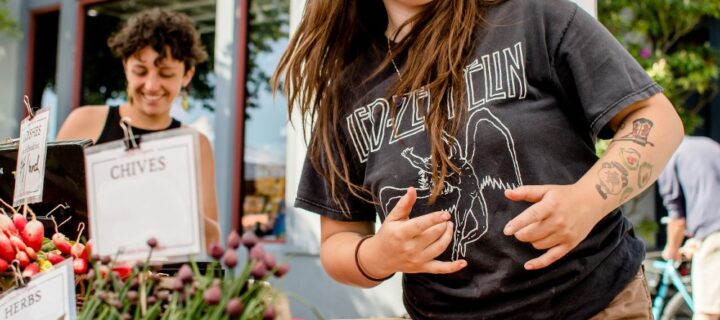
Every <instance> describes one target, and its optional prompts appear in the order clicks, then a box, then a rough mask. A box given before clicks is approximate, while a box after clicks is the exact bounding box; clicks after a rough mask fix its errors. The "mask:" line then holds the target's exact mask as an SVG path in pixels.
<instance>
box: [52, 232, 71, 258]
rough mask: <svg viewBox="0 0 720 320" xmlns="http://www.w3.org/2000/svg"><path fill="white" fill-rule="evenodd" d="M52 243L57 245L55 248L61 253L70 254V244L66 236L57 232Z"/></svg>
mask: <svg viewBox="0 0 720 320" xmlns="http://www.w3.org/2000/svg"><path fill="white" fill-rule="evenodd" d="M52 243H53V244H54V245H55V248H57V249H58V250H60V252H62V253H64V254H68V255H69V254H70V243H68V241H67V238H66V237H65V235H64V234H62V233H60V232H56V233H55V234H54V235H53V236H52Z"/></svg>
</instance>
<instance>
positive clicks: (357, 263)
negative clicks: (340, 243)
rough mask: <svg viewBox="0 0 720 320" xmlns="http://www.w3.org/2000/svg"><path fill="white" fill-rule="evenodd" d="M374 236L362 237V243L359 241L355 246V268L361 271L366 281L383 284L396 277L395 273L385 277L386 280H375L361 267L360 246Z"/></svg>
mask: <svg viewBox="0 0 720 320" xmlns="http://www.w3.org/2000/svg"><path fill="white" fill-rule="evenodd" d="M372 236H373V235H371V234H370V235H366V236H364V237H362V238H361V239H360V241H358V243H357V245H356V246H355V266H356V267H357V269H358V271H360V273H361V274H362V275H363V277H365V278H366V279H368V280H370V281H375V282H383V281H385V280H387V279H390V278H392V276H394V275H395V272H393V273H392V274H390V275H389V276H387V277H385V278H373V277H371V276H370V275H369V274H367V273H366V272H365V270H363V268H362V267H361V266H360V257H359V256H360V254H359V252H360V245H361V244H362V243H363V242H365V240H367V239H370V237H372Z"/></svg>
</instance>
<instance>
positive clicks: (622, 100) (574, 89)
mask: <svg viewBox="0 0 720 320" xmlns="http://www.w3.org/2000/svg"><path fill="white" fill-rule="evenodd" d="M565 23H567V26H566V28H565V29H564V31H563V32H562V33H561V35H560V42H559V44H558V45H557V48H556V49H555V53H554V62H555V68H556V71H557V75H558V77H559V80H560V82H561V84H562V86H563V88H564V90H565V92H566V94H567V95H568V96H569V97H570V98H571V101H577V102H578V103H580V104H581V106H582V108H583V113H584V115H585V117H586V120H587V123H589V125H590V131H591V132H590V133H591V134H592V136H593V137H600V138H603V139H609V138H612V136H613V135H614V132H613V131H612V130H611V129H610V128H609V127H607V124H608V123H609V122H610V120H611V119H612V118H613V117H614V116H615V115H617V114H618V113H619V112H620V111H622V110H623V109H625V108H626V107H628V106H629V105H631V104H633V103H635V102H638V101H642V100H645V99H648V98H650V97H652V96H653V95H655V94H657V93H659V92H661V91H662V88H661V87H660V86H658V85H657V84H656V83H655V82H654V81H653V80H652V79H651V78H650V76H648V74H647V72H645V70H644V69H643V68H642V67H641V66H640V64H638V62H637V61H636V60H635V59H634V58H633V57H632V56H631V55H630V53H628V52H627V50H625V48H623V47H622V45H620V43H619V42H618V41H617V40H616V39H615V38H614V37H613V35H612V34H611V33H610V32H609V31H608V30H607V29H606V28H605V27H604V26H603V25H602V24H600V22H598V21H597V20H596V19H595V18H594V17H592V16H591V15H590V14H588V13H587V12H585V10H582V9H580V8H579V7H577V5H574V12H573V13H572V15H571V17H570V19H569V21H567V22H565Z"/></svg>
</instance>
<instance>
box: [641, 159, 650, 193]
mask: <svg viewBox="0 0 720 320" xmlns="http://www.w3.org/2000/svg"><path fill="white" fill-rule="evenodd" d="M652 171H653V165H651V164H649V163H647V162H643V163H642V164H641V165H640V170H639V171H638V187H640V188H645V186H647V184H648V182H649V181H650V177H652Z"/></svg>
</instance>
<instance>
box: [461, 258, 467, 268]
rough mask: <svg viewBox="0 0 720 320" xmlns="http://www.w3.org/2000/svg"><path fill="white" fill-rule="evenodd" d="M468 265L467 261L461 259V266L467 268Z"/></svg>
mask: <svg viewBox="0 0 720 320" xmlns="http://www.w3.org/2000/svg"><path fill="white" fill-rule="evenodd" d="M466 266H467V261H465V260H460V268H465V267H466Z"/></svg>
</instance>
